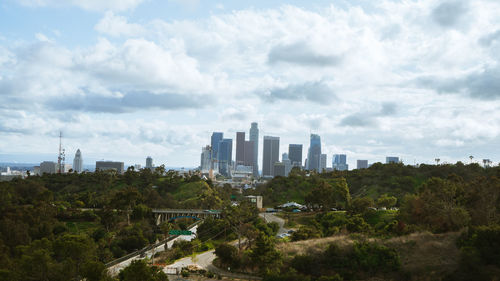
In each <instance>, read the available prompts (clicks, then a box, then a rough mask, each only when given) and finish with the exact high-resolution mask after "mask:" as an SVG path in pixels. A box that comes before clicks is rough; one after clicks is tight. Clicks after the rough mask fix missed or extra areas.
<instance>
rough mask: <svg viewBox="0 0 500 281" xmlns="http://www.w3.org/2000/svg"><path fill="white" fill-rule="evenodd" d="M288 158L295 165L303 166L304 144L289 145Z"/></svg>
mask: <svg viewBox="0 0 500 281" xmlns="http://www.w3.org/2000/svg"><path fill="white" fill-rule="evenodd" d="M288 159H290V162H291V163H292V166H293V167H302V144H290V145H288Z"/></svg>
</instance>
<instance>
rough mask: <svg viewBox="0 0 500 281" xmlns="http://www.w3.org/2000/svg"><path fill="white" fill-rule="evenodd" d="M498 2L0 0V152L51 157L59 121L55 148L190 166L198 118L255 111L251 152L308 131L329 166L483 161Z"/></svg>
mask: <svg viewBox="0 0 500 281" xmlns="http://www.w3.org/2000/svg"><path fill="white" fill-rule="evenodd" d="M498 15H500V2H499V1H497V0H474V1H463V0H421V1H412V0H399V1H390V0H381V1H371V0H357V1H351V0H349V1H348V0H337V1H326V0H325V1H323V0H318V1H311V0H309V1H299V0H294V1H278V0H274V1H273V0H252V1H249V0H248V1H247V0H243V1H234V0H108V1H101V0H66V1H62V0H3V1H1V2H0V162H30V163H36V162H40V161H44V160H47V161H56V159H57V152H58V146H59V139H58V135H59V131H62V132H63V146H64V148H65V149H66V155H67V157H66V159H67V162H71V161H72V159H73V157H74V153H75V152H76V150H77V149H78V148H79V149H80V150H81V151H82V156H83V158H84V162H85V164H91V163H92V162H93V161H95V160H102V159H105V160H116V161H124V162H125V163H126V164H134V163H139V164H142V165H144V164H145V159H146V156H148V155H150V156H152V157H153V159H154V163H155V164H156V165H159V164H165V165H166V166H175V167H181V166H184V167H196V166H198V165H199V162H200V153H201V148H202V146H204V145H207V144H209V143H210V136H211V133H212V132H214V131H220V132H224V136H225V137H227V138H233V139H235V137H236V132H237V131H246V132H247V138H248V130H249V128H250V123H251V122H258V123H259V129H260V144H259V146H260V150H261V151H260V156H259V161H260V162H261V161H262V137H263V136H264V135H270V136H279V137H280V153H282V152H287V150H288V144H290V143H301V144H304V149H303V150H304V156H303V157H304V158H306V152H307V149H308V147H309V135H310V133H316V134H319V135H320V136H321V138H322V150H323V151H322V152H323V153H326V154H328V166H331V159H332V154H339V153H342V154H347V159H348V163H349V164H350V166H351V168H353V167H355V164H356V160H357V159H367V160H369V162H370V163H373V162H379V161H380V162H383V161H384V160H385V157H386V156H399V157H400V158H401V159H402V160H403V161H404V163H407V164H414V163H434V159H435V158H439V159H441V162H452V163H454V162H456V161H462V162H467V163H468V162H469V161H470V160H469V155H472V156H474V160H475V161H478V162H481V161H482V159H484V158H488V159H491V160H492V161H493V162H494V163H495V162H497V163H498V161H500V149H499V144H500V110H499V109H500V64H499V63H500V17H499V16H498ZM233 143H235V142H233ZM234 151H235V149H234V148H233V152H234ZM233 154H234V153H233ZM233 158H234V155H233Z"/></svg>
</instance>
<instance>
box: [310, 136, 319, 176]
mask: <svg viewBox="0 0 500 281" xmlns="http://www.w3.org/2000/svg"><path fill="white" fill-rule="evenodd" d="M307 161H308V165H307V168H308V169H309V170H316V171H318V172H321V171H320V166H321V163H320V161H321V137H320V136H319V135H316V134H311V142H310V145H309V153H308V154H307Z"/></svg>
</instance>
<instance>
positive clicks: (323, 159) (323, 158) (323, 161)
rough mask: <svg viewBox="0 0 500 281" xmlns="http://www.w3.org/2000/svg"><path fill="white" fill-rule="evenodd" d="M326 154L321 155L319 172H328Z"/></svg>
mask: <svg viewBox="0 0 500 281" xmlns="http://www.w3.org/2000/svg"><path fill="white" fill-rule="evenodd" d="M326 157H327V156H326V154H321V156H320V160H319V171H320V172H323V171H326Z"/></svg>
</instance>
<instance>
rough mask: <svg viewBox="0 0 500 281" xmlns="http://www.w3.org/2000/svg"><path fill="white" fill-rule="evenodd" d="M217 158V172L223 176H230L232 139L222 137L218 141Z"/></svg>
mask: <svg viewBox="0 0 500 281" xmlns="http://www.w3.org/2000/svg"><path fill="white" fill-rule="evenodd" d="M217 150H218V152H217V155H218V157H217V160H218V161H219V173H221V174H222V175H223V176H225V177H228V178H229V177H231V159H233V140H232V139H222V140H221V141H220V142H219V146H218V149H217Z"/></svg>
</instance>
